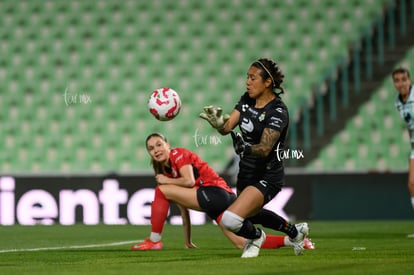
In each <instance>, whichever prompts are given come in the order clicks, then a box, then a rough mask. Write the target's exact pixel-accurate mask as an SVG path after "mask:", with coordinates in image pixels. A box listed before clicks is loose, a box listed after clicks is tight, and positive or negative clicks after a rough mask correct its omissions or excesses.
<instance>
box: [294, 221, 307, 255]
mask: <svg viewBox="0 0 414 275" xmlns="http://www.w3.org/2000/svg"><path fill="white" fill-rule="evenodd" d="M295 226H296V229H297V230H298V235H297V236H296V237H295V238H294V239H290V241H291V242H292V243H293V251H294V252H295V255H297V256H298V255H302V253H303V250H305V247H304V243H303V241H304V239H305V238H306V236H308V234H309V227H308V224H307V223H306V222H304V223H298V224H295Z"/></svg>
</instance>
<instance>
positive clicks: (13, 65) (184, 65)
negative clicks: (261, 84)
mask: <svg viewBox="0 0 414 275" xmlns="http://www.w3.org/2000/svg"><path fill="white" fill-rule="evenodd" d="M413 23H414V0H366V1H357V0H285V1H275V0H257V1H248V0H228V1H227V0H206V1H191V0H152V1H140V0H137V1H133V0H125V1H118V0H90V1H80V0H79V1H76V0H74V1H63V0H62V1H61V0H38V1H29V0H21V1H11V0H2V1H0V24H1V28H0V104H1V105H0V106H1V108H0V175H27V174H28V175H48V174H62V175H73V174H83V173H86V174H120V175H126V174H134V175H137V174H150V173H152V170H151V167H150V165H149V157H148V155H147V152H146V149H145V144H144V142H145V138H146V137H147V135H148V134H150V133H152V132H155V131H157V132H162V133H164V134H165V135H166V136H167V137H168V138H169V140H170V142H171V144H172V146H173V147H187V148H189V149H190V150H194V151H196V152H197V153H198V154H199V155H200V156H201V157H202V158H203V159H205V160H206V161H207V162H209V163H210V165H211V166H212V167H213V168H215V169H216V170H217V171H219V172H223V173H225V172H228V173H230V172H229V170H228V168H229V167H230V166H231V165H230V164H231V163H232V160H233V159H234V153H233V148H232V145H231V140H230V138H229V137H223V136H220V135H219V134H217V133H216V132H215V131H214V130H213V129H212V128H211V127H210V126H209V124H208V123H206V122H205V121H203V120H202V119H200V118H199V117H198V115H199V113H200V112H201V111H202V107H203V106H205V105H210V104H213V105H217V106H221V107H222V108H223V109H224V111H225V112H227V113H229V112H231V110H232V109H233V107H234V105H235V104H236V102H237V101H238V99H239V97H240V96H241V95H242V93H243V92H244V91H245V79H246V72H247V70H248V68H249V66H250V64H251V63H252V62H254V61H255V60H257V59H259V58H261V57H268V58H272V59H274V60H275V61H277V63H278V64H279V66H280V67H281V69H282V71H283V72H284V74H285V83H284V88H285V91H286V92H285V94H284V95H283V96H282V97H283V98H284V100H285V102H286V104H287V106H288V107H289V110H290V116H291V121H290V129H289V136H288V144H287V146H286V148H288V149H290V150H291V151H297V152H299V151H300V152H301V153H302V154H301V155H300V157H299V156H298V155H296V156H293V155H290V156H288V157H287V158H286V160H285V163H286V167H287V170H288V171H300V173H321V174H326V173H332V172H336V173H344V172H346V173H359V172H361V171H365V172H367V171H368V172H372V171H376V172H384V171H385V172H396V173H406V171H407V165H408V163H407V157H408V154H409V151H410V144H409V139H408V133H407V131H406V130H405V126H404V123H403V122H402V120H401V119H400V118H399V114H398V112H397V110H396V109H395V107H394V99H395V96H396V94H397V93H396V91H395V89H394V87H393V85H392V82H391V72H392V70H393V69H394V68H396V67H397V66H405V67H407V68H408V69H410V70H411V71H412V70H414V64H413V62H414V24H413ZM160 87H171V88H173V89H174V90H176V91H177V92H178V93H179V94H180V97H181V100H182V110H181V112H180V114H179V116H178V117H176V118H175V119H174V120H172V121H169V122H160V121H157V120H155V119H154V118H153V117H152V115H151V114H150V113H149V111H148V108H147V100H148V98H149V95H150V93H151V92H152V91H153V90H155V89H157V88H160ZM405 181H406V180H405V174H404V177H402V181H401V182H402V184H403V185H402V186H405V184H406V183H405ZM402 188H405V187H402ZM402 192H403V194H406V193H405V192H406V190H405V189H404V190H402ZM410 213H411V212H410Z"/></svg>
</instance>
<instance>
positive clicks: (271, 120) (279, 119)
mask: <svg viewBox="0 0 414 275" xmlns="http://www.w3.org/2000/svg"><path fill="white" fill-rule="evenodd" d="M288 124H289V115H288V111H287V109H286V108H284V107H283V106H276V107H275V108H274V109H273V110H272V111H271V112H270V114H269V116H268V118H267V121H266V125H265V128H270V129H273V130H276V131H278V132H282V131H283V130H284V129H285V128H286V126H287V125H288Z"/></svg>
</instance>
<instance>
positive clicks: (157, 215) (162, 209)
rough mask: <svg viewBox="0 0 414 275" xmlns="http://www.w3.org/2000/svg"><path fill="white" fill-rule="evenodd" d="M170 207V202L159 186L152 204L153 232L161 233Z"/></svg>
mask: <svg viewBox="0 0 414 275" xmlns="http://www.w3.org/2000/svg"><path fill="white" fill-rule="evenodd" d="M169 207H170V202H169V201H168V200H167V198H166V197H165V196H164V194H163V193H162V192H161V190H160V189H159V188H158V187H157V188H155V196H154V201H153V202H152V204H151V232H154V233H159V234H160V235H161V233H162V230H163V228H164V224H165V220H166V219H167V215H168V209H169ZM151 240H152V238H151Z"/></svg>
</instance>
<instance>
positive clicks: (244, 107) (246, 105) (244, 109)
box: [242, 104, 249, 112]
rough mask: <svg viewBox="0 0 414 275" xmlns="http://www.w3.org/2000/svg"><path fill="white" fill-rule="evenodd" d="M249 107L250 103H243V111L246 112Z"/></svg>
mask: <svg viewBox="0 0 414 275" xmlns="http://www.w3.org/2000/svg"><path fill="white" fill-rule="evenodd" d="M248 108H249V105H248V104H243V105H242V111H243V112H246V111H247V109H248Z"/></svg>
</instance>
